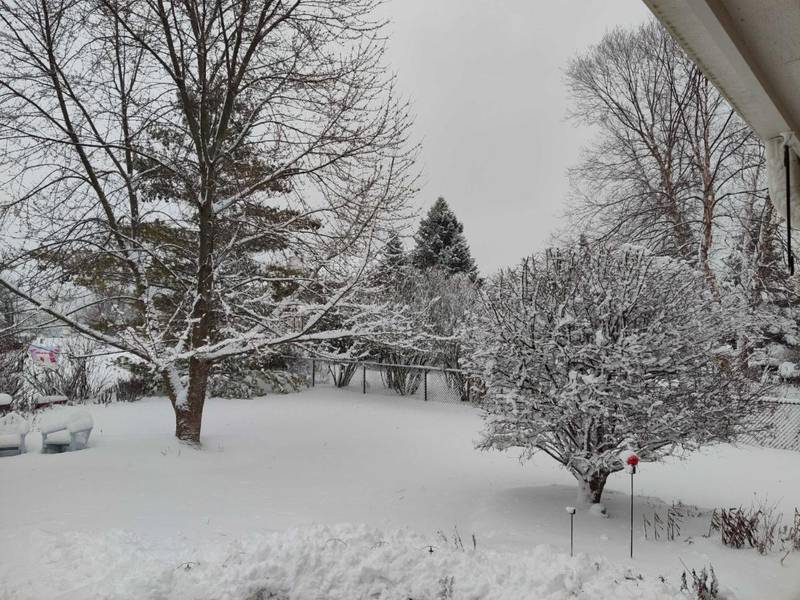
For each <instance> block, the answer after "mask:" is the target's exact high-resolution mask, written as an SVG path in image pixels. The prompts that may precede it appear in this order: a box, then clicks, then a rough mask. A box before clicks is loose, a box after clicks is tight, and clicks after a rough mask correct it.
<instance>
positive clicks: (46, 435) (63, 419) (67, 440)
mask: <svg viewBox="0 0 800 600" xmlns="http://www.w3.org/2000/svg"><path fill="white" fill-rule="evenodd" d="M92 427H94V421H93V420H92V415H90V414H89V413H88V412H87V411H85V410H83V409H80V408H74V407H70V408H57V409H55V410H53V411H50V412H47V413H45V414H44V415H42V419H41V421H40V422H39V430H40V431H41V432H42V452H44V453H47V454H49V453H54V452H65V451H67V452H69V451H72V450H82V449H84V448H86V445H87V444H88V443H89V435H90V434H91V433H92Z"/></svg>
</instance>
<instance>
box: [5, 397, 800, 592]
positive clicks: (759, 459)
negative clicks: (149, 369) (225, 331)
mask: <svg viewBox="0 0 800 600" xmlns="http://www.w3.org/2000/svg"><path fill="white" fill-rule="evenodd" d="M91 412H92V415H93V417H94V422H95V429H94V431H93V433H92V438H91V440H90V448H89V449H87V450H84V451H80V452H73V453H66V454H58V455H42V454H38V453H37V444H38V443H39V442H38V441H37V438H38V437H39V436H38V434H36V433H34V434H31V435H30V436H29V441H28V447H29V453H28V454H25V455H21V456H16V457H0V482H2V486H0V506H2V515H3V516H2V518H0V598H8V599H11V598H13V599H15V600H16V599H17V598H20V599H24V598H43V597H47V598H74V597H79V598H123V599H124V598H137V599H140V598H148V597H152V598H223V597H226V596H225V595H224V593H223V591H226V592H227V593H229V594H230V595H229V596H227V597H230V598H247V597H248V596H247V594H250V595H251V596H252V595H253V594H255V593H256V592H257V591H258V590H266V589H270V590H272V589H273V588H267V587H264V586H277V587H276V588H275V590H277V591H279V592H281V593H287V592H292V593H291V594H290V595H288V596H287V597H291V598H297V599H300V598H314V599H316V598H323V597H325V598H327V597H330V598H348V599H349V598H361V597H365V598H369V597H376V598H408V597H414V598H415V600H422V599H423V598H431V599H434V598H436V597H437V594H439V593H440V592H441V590H440V589H439V588H440V587H441V586H442V585H446V584H447V582H446V581H445V582H442V579H446V578H447V577H453V578H454V579H453V581H454V592H455V595H454V598H476V599H477V598H486V599H489V598H521V597H530V598H544V599H550V598H565V597H571V596H570V595H569V594H570V593H572V592H576V591H578V590H579V589H580V590H581V592H580V593H582V594H583V595H582V596H580V595H579V596H578V597H584V598H598V599H600V598H602V599H606V598H609V597H610V596H609V593H610V590H611V589H612V588H613V589H614V594H615V596H613V597H620V598H627V597H630V598H659V599H660V598H670V597H676V596H675V593H676V589H677V588H676V587H675V586H676V584H677V581H678V578H679V576H680V573H681V571H682V570H683V565H682V563H681V561H682V562H683V563H685V564H686V565H688V566H689V567H692V568H698V569H699V568H701V567H703V566H704V565H706V564H708V563H709V562H710V563H712V564H713V565H714V567H715V569H716V571H717V574H718V575H719V578H720V580H721V582H722V584H723V587H728V588H732V589H733V590H735V592H736V597H737V598H739V599H740V600H748V599H752V600H760V599H761V598H770V600H797V599H800V553H796V554H794V555H792V556H790V557H789V558H787V560H786V561H785V562H784V565H783V566H781V565H780V562H779V561H780V555H778V554H777V553H775V554H771V555H769V556H766V557H761V556H759V555H757V554H756V552H755V551H753V550H738V551H736V550H730V549H727V548H724V547H722V546H721V545H720V544H719V542H718V541H717V540H715V539H714V538H713V537H712V538H708V539H706V538H704V537H703V534H704V533H707V530H708V515H707V514H701V515H700V516H698V517H696V518H693V519H687V520H686V521H685V522H684V525H683V528H682V538H681V539H680V540H679V541H675V542H667V541H663V540H660V541H653V540H649V541H645V540H643V539H641V513H642V512H643V511H644V512H645V513H652V512H653V511H654V510H660V511H661V512H662V516H663V510H664V505H663V502H666V503H667V504H669V503H671V502H672V501H673V500H681V501H683V502H684V503H688V504H695V505H699V506H702V507H713V506H735V505H739V504H745V505H749V504H750V503H751V502H752V501H753V497H754V494H757V495H758V496H759V497H765V496H766V497H767V499H768V500H769V501H770V502H771V503H775V504H777V505H778V506H779V508H780V510H782V511H784V512H785V513H787V514H788V513H789V512H790V511H791V510H792V509H793V507H794V506H796V505H800V477H799V476H798V475H797V473H798V472H800V454H798V453H793V452H787V451H778V450H763V449H755V448H750V447H741V448H732V447H719V448H715V449H712V450H709V451H707V452H704V453H702V454H695V455H693V456H691V457H690V458H689V459H688V460H686V461H671V462H669V463H668V464H663V465H642V466H641V468H640V473H639V474H637V475H636V487H637V492H638V493H639V494H641V497H639V499H638V500H637V518H636V557H635V559H634V560H633V561H632V562H631V561H629V559H628V558H627V554H628V508H627V506H628V496H627V490H628V486H629V479H628V476H627V475H625V474H618V475H615V476H614V477H613V478H612V481H611V482H610V484H609V489H608V491H607V492H606V494H607V496H606V498H605V501H606V505H607V506H608V508H609V512H610V513H611V518H610V519H600V518H597V517H594V516H590V515H587V514H586V513H585V512H582V511H579V512H578V514H577V515H576V518H575V523H576V540H575V545H576V551H578V552H582V553H585V556H582V557H576V558H575V559H570V558H569V556H568V554H564V553H568V551H569V538H568V532H569V515H568V514H567V513H566V512H565V511H564V507H565V506H567V505H571V504H574V501H575V487H576V486H575V482H574V480H573V479H572V477H571V476H570V475H569V474H568V473H566V472H564V471H563V469H561V468H560V467H559V466H558V465H556V464H555V463H553V462H552V461H551V460H550V459H548V458H547V457H544V456H540V457H537V458H535V459H534V460H533V461H530V462H526V463H524V464H520V463H519V462H518V461H517V460H516V456H515V455H514V454H510V453H509V454H501V453H488V452H478V451H476V450H474V449H473V445H474V441H475V440H476V439H477V438H478V435H479V431H480V427H481V422H480V417H479V414H478V413H477V411H475V409H473V408H471V407H469V406H465V405H448V404H437V403H423V402H421V401H418V400H407V399H402V398H397V397H382V396H375V395H368V396H362V395H360V394H356V393H352V392H348V391H340V390H331V389H317V390H312V391H308V392H304V393H301V394H293V395H287V396H278V395H274V396H269V397H266V398H260V399H254V400H212V401H209V403H208V405H207V408H206V415H205V419H204V437H203V441H204V447H203V449H202V450H193V449H189V448H187V447H185V446H182V445H180V444H178V443H177V442H176V441H174V438H173V437H172V427H173V424H172V423H173V420H172V414H171V408H170V406H169V404H168V403H167V401H166V400H164V399H150V400H145V401H142V402H138V403H134V404H126V405H123V404H117V405H111V406H108V407H102V406H96V407H91ZM647 497H649V498H647ZM655 498H660V500H656V499H655ZM662 501H663V502H662ZM337 523H353V524H356V525H351V526H345V525H342V526H337V527H336V528H334V529H326V528H324V527H323V526H330V525H333V524H337ZM361 524H364V525H361ZM456 527H457V529H458V532H459V534H460V535H461V537H462V539H463V540H464V545H465V546H466V550H465V551H461V550H456V549H454V548H452V541H451V542H448V543H445V542H444V541H443V540H442V538H441V537H440V536H439V535H437V533H436V532H437V530H442V531H443V532H444V533H445V534H446V535H447V536H448V537H449V538H450V539H451V540H452V536H453V533H454V528H456ZM290 528H299V529H296V530H293V531H286V530H287V529H290ZM375 528H378V529H377V530H376V529H375ZM411 532H415V533H411ZM472 534H474V535H475V537H476V540H477V548H478V550H477V552H473V551H472V540H471V536H472ZM330 540H333V542H331V541H330ZM337 540H341V541H342V542H344V543H340V542H339V541H337ZM381 540H384V541H386V540H389V541H390V542H391V543H389V544H383V543H378V542H380V541H381ZM375 544H378V545H377V547H373V546H375ZM542 544H544V545H545V546H541V545H542ZM427 545H433V546H434V553H433V554H430V553H429V552H428V551H427V550H426V549H425V548H424V546H427ZM600 557H603V558H602V559H601V558H600ZM605 559H607V560H608V561H610V563H612V564H609V565H606V564H605V562H604V560H605ZM595 562H598V564H599V565H600V567H599V568H595V567H594V564H595ZM576 573H577V574H576ZM640 573H641V574H643V575H644V580H638V579H636V577H637V576H638V575H639V574H640ZM626 575H627V576H628V577H633V578H634V579H629V578H626ZM660 576H663V577H664V578H665V579H666V582H667V583H662V582H661V581H660V580H659V577H660ZM323 580H324V581H323ZM615 582H617V583H615ZM292 585H294V586H295V587H294V588H291V587H287V586H292ZM259 586H262V587H259ZM320 586H322V587H320ZM325 586H327V587H325ZM337 586H338V587H337ZM354 586H355V587H354ZM359 586H360V587H359ZM323 588H324V589H326V590H327V596H321V595H314V593H312V592H311V591H309V590H317V591H322V590H323ZM370 590H371V591H370ZM521 590H528V592H527V595H525V596H520V595H519V594H520V593H522V592H521ZM373 592H375V593H378V592H381V593H383V595H377V596H370V595H369V594H370V593H373ZM356 593H357V594H358V595H356V596H353V594H356ZM337 594H338V595H337ZM411 594H418V597H417V596H412V595H411ZM253 597H257V596H253ZM264 597H268V596H266V595H265V596H264ZM677 597H682V596H677Z"/></svg>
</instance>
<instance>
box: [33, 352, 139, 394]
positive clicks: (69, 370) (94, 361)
mask: <svg viewBox="0 0 800 600" xmlns="http://www.w3.org/2000/svg"><path fill="white" fill-rule="evenodd" d="M46 343H48V344H51V345H53V346H57V347H58V348H59V354H58V356H59V358H58V363H57V364H56V366H55V368H52V369H51V368H43V367H41V366H39V365H37V364H35V363H33V362H32V361H30V360H27V359H26V360H25V361H24V363H23V373H24V383H23V396H24V397H25V398H26V399H27V401H28V403H32V402H33V401H35V399H36V398H40V397H43V396H66V397H67V399H68V400H69V401H70V402H84V401H87V400H92V401H100V402H110V401H113V400H115V399H116V386H117V385H118V384H119V383H120V382H122V381H126V380H127V379H128V378H129V375H128V372H127V371H126V370H125V369H124V368H122V367H120V366H119V365H118V364H116V363H115V362H114V359H113V357H111V356H110V355H109V353H108V349H107V348H105V347H104V346H102V345H100V344H98V343H97V342H95V341H93V340H90V339H87V338H83V337H68V338H59V339H50V340H47V342H46Z"/></svg>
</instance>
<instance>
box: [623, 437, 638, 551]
mask: <svg viewBox="0 0 800 600" xmlns="http://www.w3.org/2000/svg"><path fill="white" fill-rule="evenodd" d="M625 464H627V465H628V466H629V467H630V474H631V558H633V476H634V475H636V465H638V464H639V457H638V456H637V455H636V454H634V453H633V452H631V453H630V454H629V455H628V458H626V459H625Z"/></svg>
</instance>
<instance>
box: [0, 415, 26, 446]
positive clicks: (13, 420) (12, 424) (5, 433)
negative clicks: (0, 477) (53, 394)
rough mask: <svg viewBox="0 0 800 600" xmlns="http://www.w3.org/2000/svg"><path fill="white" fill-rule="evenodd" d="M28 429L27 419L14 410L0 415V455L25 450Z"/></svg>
mask: <svg viewBox="0 0 800 600" xmlns="http://www.w3.org/2000/svg"><path fill="white" fill-rule="evenodd" d="M30 430H31V428H30V425H28V421H26V420H25V418H24V417H23V416H21V415H19V414H17V413H15V412H11V413H8V414H7V415H5V416H3V417H0V456H15V455H17V454H22V453H23V452H25V436H26V435H28V432H29V431H30Z"/></svg>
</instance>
